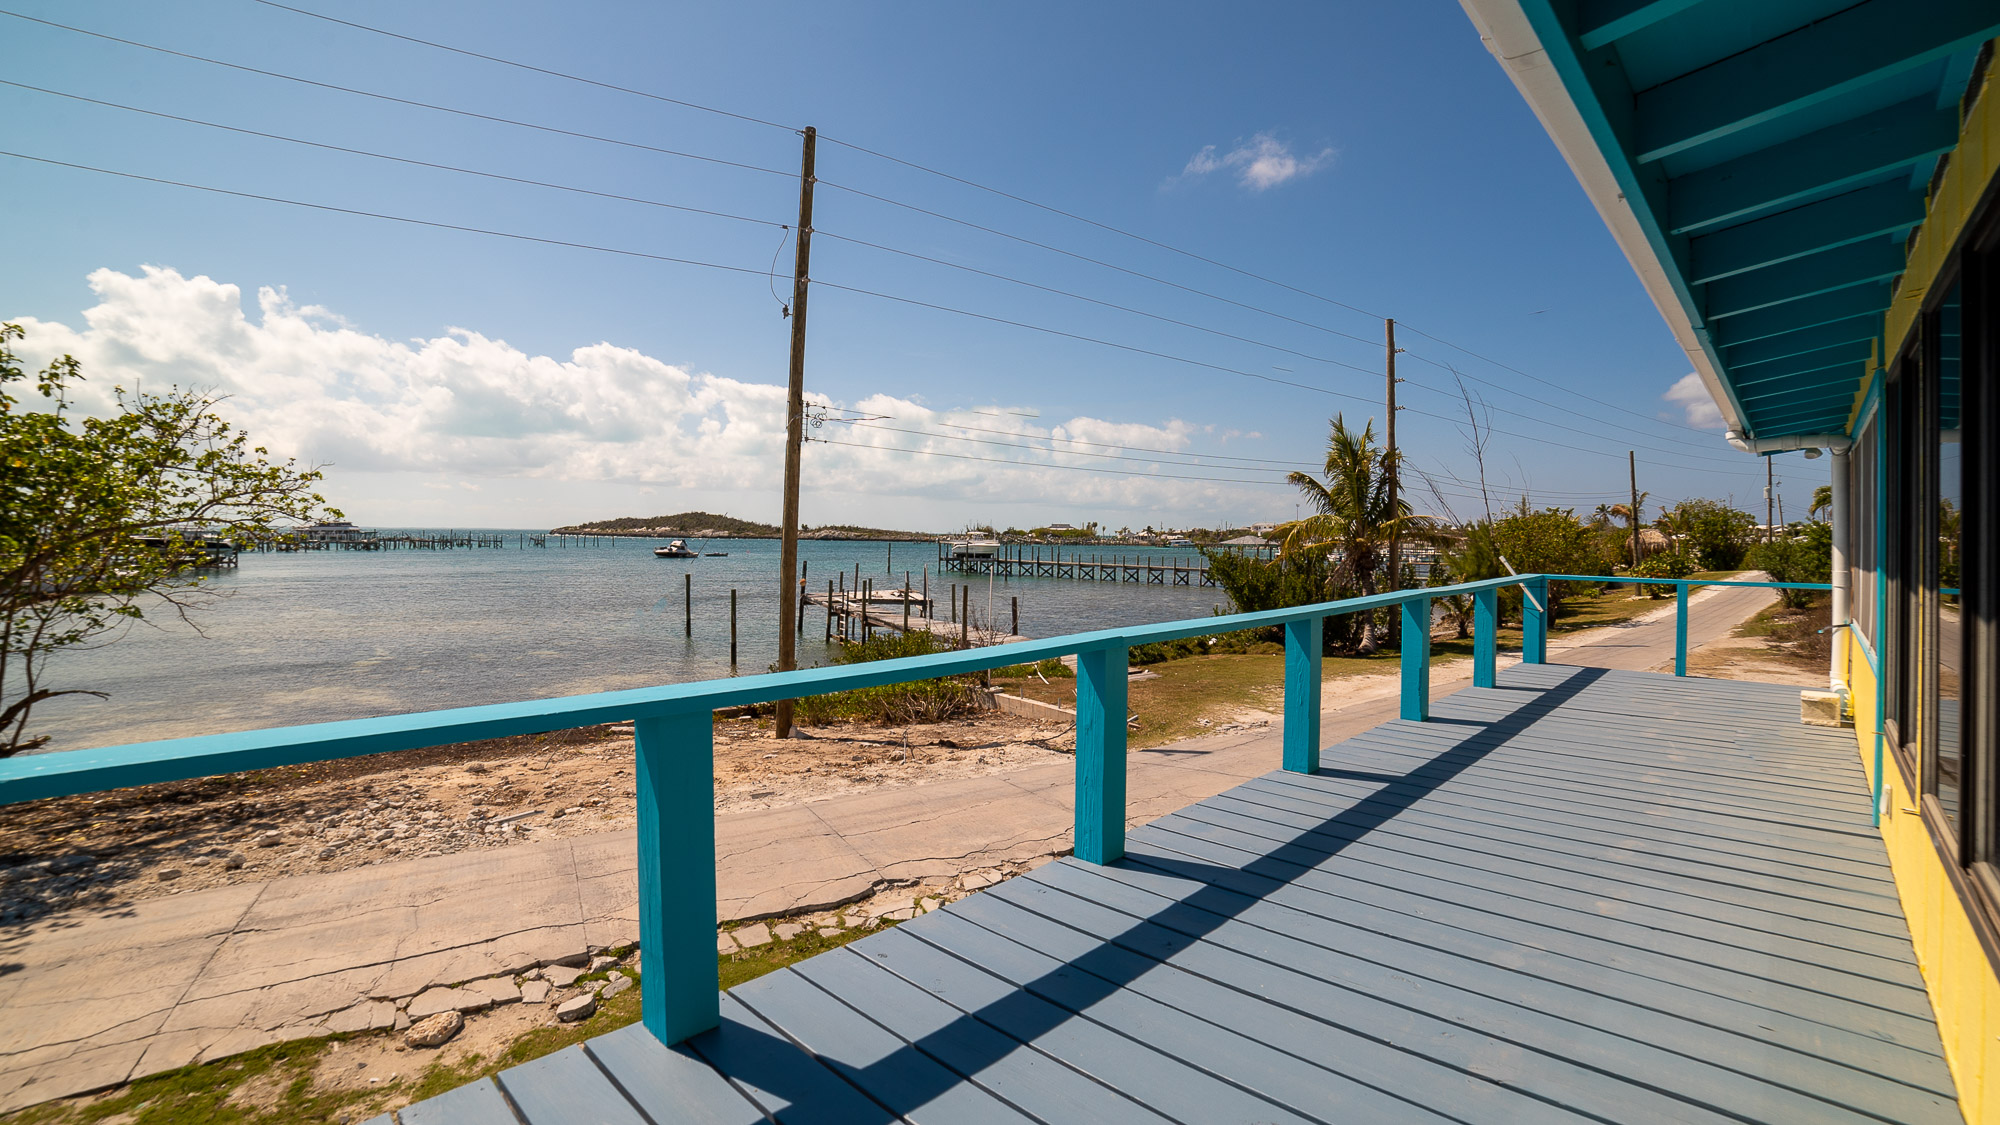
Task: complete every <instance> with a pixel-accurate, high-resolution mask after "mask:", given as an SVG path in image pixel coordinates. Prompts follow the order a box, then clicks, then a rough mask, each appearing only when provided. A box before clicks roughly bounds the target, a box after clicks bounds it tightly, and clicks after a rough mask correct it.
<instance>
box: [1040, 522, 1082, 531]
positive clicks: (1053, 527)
mask: <svg viewBox="0 0 2000 1125" xmlns="http://www.w3.org/2000/svg"><path fill="white" fill-rule="evenodd" d="M1042 529H1043V530H1044V531H1075V530H1076V528H1074V527H1071V526H1070V525H1069V524H1066V523H1045V524H1043V525H1042Z"/></svg>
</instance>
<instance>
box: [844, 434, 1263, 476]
mask: <svg viewBox="0 0 2000 1125" xmlns="http://www.w3.org/2000/svg"><path fill="white" fill-rule="evenodd" d="M811 440H812V441H814V442H816V443H819V444H822V445H845V446H849V447H852V448H854V449H872V450H875V451H876V452H879V453H909V454H913V455H916V456H919V457H949V458H951V459H952V460H954V461H985V462H989V463H992V464H1000V465H1016V466H1019V467H1021V468H1026V469H1062V470H1065V471H1069V472H1079V473H1111V474H1113V475H1116V476H1123V477H1147V478H1150V479H1153V480H1202V481H1213V482H1216V483H1219V484H1247V485H1260V486H1270V485H1274V484H1277V485H1281V484H1284V483H1285V482H1284V480H1282V479H1279V480H1242V479H1239V478H1236V477H1203V476H1189V475H1186V474H1181V473H1156V472H1146V471H1143V470H1139V469H1109V468H1104V467H1103V466H1097V465H1058V464H1054V463H1043V462H1036V461H1016V460H1012V459H1010V458H1006V457H979V456H975V455H973V454H970V453H946V452H944V451H943V450H937V449H906V448H904V447H902V446H897V445H870V444H868V443H867V442H859V441H840V440H839V439H837V438H823V437H816V438H813V439H811Z"/></svg>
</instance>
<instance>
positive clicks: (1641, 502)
mask: <svg viewBox="0 0 2000 1125" xmlns="http://www.w3.org/2000/svg"><path fill="white" fill-rule="evenodd" d="M1652 495H1653V494H1652V493H1650V492H1641V493H1639V495H1638V497H1637V500H1638V503H1637V504H1636V505H1634V504H1613V505H1611V506H1610V507H1609V508H1605V507H1604V506H1603V505H1599V506H1598V507H1599V510H1601V511H1604V512H1606V513H1607V514H1608V515H1610V517H1611V518H1612V519H1617V520H1624V521H1625V530H1626V531H1627V532H1629V533H1630V534H1631V539H1632V544H1633V546H1632V565H1633V566H1638V565H1639V547H1638V543H1639V519H1640V516H1641V514H1642V513H1643V512H1645V510H1646V500H1647V498H1649V497H1651V496H1652Z"/></svg>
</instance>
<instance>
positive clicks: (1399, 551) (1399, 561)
mask: <svg viewBox="0 0 2000 1125" xmlns="http://www.w3.org/2000/svg"><path fill="white" fill-rule="evenodd" d="M1383 324H1384V326H1385V327H1386V328H1387V330H1388V333H1389V364H1388V376H1389V395H1388V399H1389V421H1388V423H1387V424H1386V425H1384V426H1383V440H1384V442H1385V444H1386V447H1387V450H1388V453H1387V455H1386V464H1385V466H1384V468H1385V471H1384V473H1383V475H1384V476H1385V477H1387V478H1388V482H1387V483H1388V486H1389V518H1390V519H1395V518H1396V495H1397V484H1398V482H1397V479H1396V477H1397V473H1396V321H1395V320H1394V318H1391V319H1389V320H1386V321H1384V322H1383ZM1402 574H1403V537H1402V533H1401V532H1400V531H1394V532H1391V533H1390V534H1389V584H1388V586H1387V587H1386V589H1387V590H1389V591H1393V590H1395V589H1396V588H1397V586H1398V584H1399V582H1400V580H1401V578H1402ZM1389 643H1390V644H1392V645H1394V646H1395V647H1396V648H1398V649H1401V648H1402V647H1403V636H1402V614H1400V613H1396V612H1393V611H1392V612H1391V613H1390V614H1389Z"/></svg>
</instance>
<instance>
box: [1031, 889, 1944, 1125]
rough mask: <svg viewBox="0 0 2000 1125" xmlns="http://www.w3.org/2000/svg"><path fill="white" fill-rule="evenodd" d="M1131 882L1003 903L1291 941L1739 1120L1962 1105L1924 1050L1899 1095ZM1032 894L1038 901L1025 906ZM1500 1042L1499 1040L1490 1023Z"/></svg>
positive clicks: (1619, 1003)
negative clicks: (1834, 1108) (1766, 1108)
mask: <svg viewBox="0 0 2000 1125" xmlns="http://www.w3.org/2000/svg"><path fill="white" fill-rule="evenodd" d="M1125 874H1126V873H1125V871H1124V869H1123V868H1122V867H1117V866H1114V867H1105V868H1085V867H1084V866H1082V865H1076V866H1073V867H1072V866H1070V865H1062V866H1061V867H1060V868H1059V869H1057V870H1054V871H1051V872H1050V873H1049V875H1048V877H1046V878H1044V879H1039V880H1035V881H1034V882H1032V883H1022V884H1020V885H1019V886H1018V887H1014V888H1009V893H1008V894H1006V895H1000V896H995V897H997V898H1001V899H1003V900H1005V901H1008V902H1010V903H1011V902H1019V904H1020V905H1021V906H1023V907H1024V908H1026V909H1035V910H1038V912H1039V911H1040V909H1041V907H1043V906H1047V905H1049V904H1050V903H1056V907H1057V908H1056V910H1054V911H1050V912H1047V913H1048V916H1049V917H1052V918H1055V919H1056V920H1058V921H1065V922H1068V921H1069V919H1068V918H1067V917H1066V915H1065V914H1064V913H1063V912H1062V910H1063V904H1062V903H1060V902H1058V901H1057V900H1053V899H1051V898H1050V897H1049V895H1048V894H1047V893H1043V892H1061V893H1063V894H1066V895H1069V896H1071V897H1073V898H1077V899H1080V900H1082V901H1084V902H1086V903H1090V904H1094V905H1096V906H1099V907H1101V908H1104V909H1108V910H1115V911H1117V912H1119V913H1121V914H1125V915H1127V916H1130V917H1131V918H1134V919H1143V920H1145V921H1147V922H1150V923H1152V924H1155V925H1158V926H1161V927H1164V928H1167V929H1170V930H1174V931H1177V932H1180V933H1183V934H1186V935H1188V936H1190V937H1195V938H1199V939H1200V941H1201V947H1202V948H1204V949H1206V948H1208V947H1209V946H1212V945H1224V946H1227V947H1230V948H1232V949H1236V950H1238V951H1241V952H1251V953H1252V954H1253V955H1257V954H1256V953H1255V952H1254V951H1253V950H1252V949H1251V948H1250V942H1245V941H1239V940H1236V937H1237V936H1239V935H1248V936H1249V937H1250V938H1251V940H1252V941H1254V942H1261V943H1269V942H1272V940H1273V939H1272V937H1270V936H1264V935H1275V942H1276V944H1277V945H1278V946H1280V947H1281V948H1289V949H1292V950H1293V953H1294V954H1295V953H1296V948H1295V947H1294V946H1292V944H1291V943H1304V944H1306V945H1310V946H1314V947H1317V948H1318V949H1319V950H1321V951H1322V952H1320V953H1316V954H1313V955H1312V956H1313V957H1315V958H1319V959H1320V960H1318V961H1314V960H1310V959H1307V958H1301V957H1298V956H1296V955H1287V956H1283V957H1281V958H1280V960H1281V961H1282V963H1283V964H1284V965H1285V967H1286V968H1288V969H1291V970H1294V971H1299V972H1306V973H1308V974H1309V975H1311V976H1314V977H1315V978H1317V979H1320V980H1327V981H1336V978H1335V976H1333V975H1330V974H1329V973H1326V972H1319V971H1313V970H1312V969H1311V968H1310V966H1311V965H1313V964H1332V965H1335V966H1338V967H1340V968H1341V969H1343V970H1345V971H1346V972H1347V973H1348V976H1347V979H1348V980H1349V981H1351V982H1355V983H1358V985H1359V986H1360V987H1363V988H1366V989H1367V990H1368V991H1370V992H1371V993H1372V994H1374V995H1376V996H1378V997H1382V998H1384V999H1389V1000H1391V1001H1392V1002H1393V1001H1395V999H1396V996H1395V993H1397V992H1398V991H1399V990H1400V991H1402V992H1403V993H1404V994H1405V995H1404V998H1403V1002H1405V1003H1410V1004H1413V1005H1418V1006H1422V1007H1424V1008H1425V1010H1427V1011H1429V1012H1430V1013H1431V1014H1443V1013H1444V1012H1445V1011H1447V1010H1450V1011H1452V1012H1453V1013H1454V1014H1453V1015H1452V1016H1451V1018H1453V1019H1465V1020H1468V1021H1470V1022H1480V1023H1484V1024H1490V1025H1491V1027H1498V1028H1503V1029H1506V1030H1507V1032H1508V1034H1509V1035H1510V1036H1511V1037H1512V1041H1516V1042H1519V1043H1521V1044H1522V1045H1525V1046H1529V1047H1531V1048H1533V1049H1536V1050H1541V1051H1543V1052H1545V1053H1550V1054H1555V1055H1559V1056H1562V1057H1569V1058H1572V1059H1577V1060H1578V1061H1583V1062H1585V1063H1586V1064H1589V1063H1590V1062H1591V1060H1589V1059H1584V1058H1582V1057H1581V1056H1580V1054H1579V1053H1577V1052H1576V1049H1575V1046H1574V1044H1576V1043H1577V1042H1582V1043H1584V1044H1587V1045H1591V1046H1592V1049H1595V1050H1597V1051H1599V1052H1602V1053H1606V1054H1611V1055H1615V1056H1621V1057H1622V1061H1618V1062H1617V1067H1616V1069H1613V1070H1612V1073H1616V1074H1619V1075H1645V1076H1647V1080H1648V1081H1649V1082H1650V1083H1652V1084H1654V1085H1656V1086H1658V1087H1660V1088H1662V1089H1665V1090H1669V1091H1684V1090H1704V1091H1707V1092H1708V1095H1709V1096H1713V1097H1715V1098H1716V1099H1717V1104H1718V1105H1720V1106H1722V1108H1725V1109H1728V1110H1731V1111H1733V1107H1732V1106H1730V1105H1728V1104H1727V1102H1726V1101H1724V1100H1723V1099H1724V1097H1725V1095H1728V1094H1730V1092H1732V1091H1733V1092H1734V1095H1735V1098H1736V1100H1737V1101H1739V1102H1747V1103H1752V1104H1763V1103H1766V1102H1772V1101H1777V1100H1781V1099H1779V1098H1777V1097H1776V1096H1775V1095H1772V1094H1769V1093H1767V1092H1765V1091H1764V1090H1763V1087H1764V1086H1766V1085H1775V1086H1781V1087H1784V1088H1785V1089H1788V1090H1790V1091H1792V1093H1793V1094H1804V1095H1809V1096H1811V1097H1813V1098H1826V1099H1829V1100H1832V1101H1833V1102H1834V1103H1835V1104H1836V1105H1847V1106H1854V1107H1857V1108H1859V1109H1861V1110H1863V1111H1864V1112H1867V1113H1875V1114H1888V1115H1891V1116H1893V1115H1895V1114H1897V1113H1901V1112H1906V1109H1905V1108H1903V1107H1905V1106H1906V1102H1907V1099H1908V1098H1909V1097H1910V1095H1911V1094H1913V1093H1917V1092H1928V1093H1930V1094H1932V1095H1934V1096H1937V1095H1940V1094H1941V1095H1942V1096H1943V1097H1944V1098H1945V1099H1946V1100H1947V1101H1948V1100H1949V1099H1950V1097H1951V1085H1950V1078H1949V1075H1948V1074H1945V1073H1943V1072H1942V1071H1941V1069H1938V1068H1936V1067H1935V1066H1934V1063H1935V1059H1930V1058H1927V1057H1925V1056H1921V1055H1918V1054H1916V1053H1914V1052H1897V1053H1895V1057H1893V1058H1891V1059H1890V1060H1889V1061H1890V1062H1891V1063H1892V1064H1894V1065H1895V1068H1896V1070H1897V1072H1898V1073H1896V1074H1895V1075H1893V1078H1894V1084H1893V1085H1892V1084H1891V1083H1884V1082H1881V1081H1879V1080H1878V1079H1880V1078H1881V1077H1884V1076H1885V1075H1884V1074H1883V1073H1882V1071H1881V1069H1880V1068H1879V1067H1869V1068H1868V1069H1866V1070H1860V1071H1858V1070H1856V1069H1855V1068H1854V1067H1853V1066H1850V1065H1846V1064H1843V1063H1837V1062H1832V1061H1829V1060H1827V1059H1824V1058H1822V1057H1820V1056H1817V1055H1815V1054H1812V1053H1809V1052H1801V1051H1796V1050H1793V1049H1791V1048H1789V1047H1785V1046H1781V1045H1779V1044H1776V1043H1774V1042H1771V1041H1770V1040H1769V1039H1758V1038H1754V1037H1751V1036H1748V1035H1744V1034H1741V1033H1739V1032H1737V1031H1735V1030H1733V1029H1730V1028H1727V1027H1718V1026H1716V1025H1713V1024H1707V1023H1702V1022H1699V1021H1693V1020H1687V1019H1683V1018H1681V1017H1678V1016H1675V1015H1671V1014H1669V1013H1665V1012H1662V1011H1659V1010H1658V1009H1657V1008H1653V1007H1649V1006H1647V1005H1643V1004H1634V1003H1628V1002H1626V1001H1623V1000H1620V999H1617V998H1615V997H1610V996H1605V995H1602V994H1600V993H1595V992H1591V991H1588V990H1585V989H1582V988H1578V987H1576V986H1574V985H1572V984H1569V983H1567V982H1561V981H1552V980H1546V979H1542V978H1538V977H1535V976H1533V975H1532V974H1527V973H1520V972H1506V971H1495V967H1494V966H1493V965H1492V964H1491V963H1489V962H1485V961H1476V960H1471V959H1467V958H1465V957H1462V956H1459V955H1457V954H1454V953H1452V952H1450V951H1447V950H1440V949H1435V948H1432V947H1429V946H1425V945H1423V944H1421V943H1417V942H1412V941H1409V940H1407V939H1403V938H1399V937H1398V938H1391V937H1386V936H1384V935H1380V934H1375V933H1372V932H1370V931H1367V930H1365V929H1361V928H1359V927H1355V926H1350V925H1347V924H1345V923H1344V922H1343V921H1339V920H1336V919H1334V918H1330V917H1325V916H1322V915H1313V914H1306V913H1304V912H1301V911H1297V910H1291V909H1287V908H1283V907H1280V906H1278V905H1277V904H1274V903H1271V902H1269V901H1267V900H1259V899H1256V898H1252V897H1249V896H1242V895H1232V894H1227V893H1221V892H1219V891H1218V889H1217V888H1216V887H1215V886H1214V885H1213V884H1199V883H1193V882H1183V884H1182V886H1183V887H1184V888H1186V889H1185V891H1184V892H1183V893H1182V894H1180V895H1178V896H1171V897H1170V896H1163V895H1160V894H1157V893H1155V892H1154V891H1152V890H1148V889H1145V888H1142V887H1140V886H1138V885H1137V882H1136V881H1128V880H1127V879H1125V878H1124V876H1125ZM1030 895H1033V896H1035V897H1034V898H1033V899H1032V901H1027V899H1028V896H1030ZM1253 929H1254V930H1260V931H1263V935H1251V934H1249V931H1250V930H1253ZM1121 940H1122V939H1121ZM1267 959H1268V958H1267ZM1167 963H1168V964H1181V962H1180V961H1178V960H1176V959H1174V958H1172V957H1169V958H1167ZM1383 973H1387V974H1389V976H1388V977H1387V981H1388V983H1387V984H1384V983H1383V978H1382V974H1383ZM1352 986H1354V985H1353V984H1350V987H1352ZM1273 991H1274V992H1275V993H1278V994H1280V995H1282V994H1283V989H1281V988H1275V987H1274V989H1273ZM1455 996H1456V997H1472V998H1476V999H1474V1000H1473V1001H1472V1002H1470V1003H1466V1002H1460V1001H1455V1000H1454V999H1453V998H1454V997H1455ZM1489 1002H1491V1003H1489ZM1543 1017H1547V1018H1546V1019H1544V1018H1543ZM1579 1028H1581V1029H1584V1030H1583V1031H1579V1030H1577V1029H1579ZM1488 1032H1489V1034H1490V1033H1491V1028H1490V1027H1489V1028H1488ZM1656 1049H1657V1050H1656ZM1877 1053H1878V1055H1879V1054H1883V1053H1882V1052H1877ZM1679 1060H1686V1061H1685V1062H1683V1061H1679ZM1598 1061H1599V1063H1600V1064H1601V1063H1602V1062H1603V1060H1598ZM1690 1071H1693V1073H1690ZM1940 1085H1941V1086H1942V1091H1940V1090H1939V1086H1940ZM1791 1104H1792V1105H1793V1111H1792V1112H1794V1113H1803V1114H1804V1115H1805V1116H1806V1117H1810V1118H1813V1119H1821V1118H1823V1117H1825V1116H1826V1115H1827V1111H1826V1110H1825V1109H1824V1107H1821V1108H1818V1109H1815V1108H1814V1107H1813V1106H1812V1105H1811V1103H1810V1102H1798V1101H1797V1100H1796V1099H1793V1100H1792V1103H1791Z"/></svg>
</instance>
